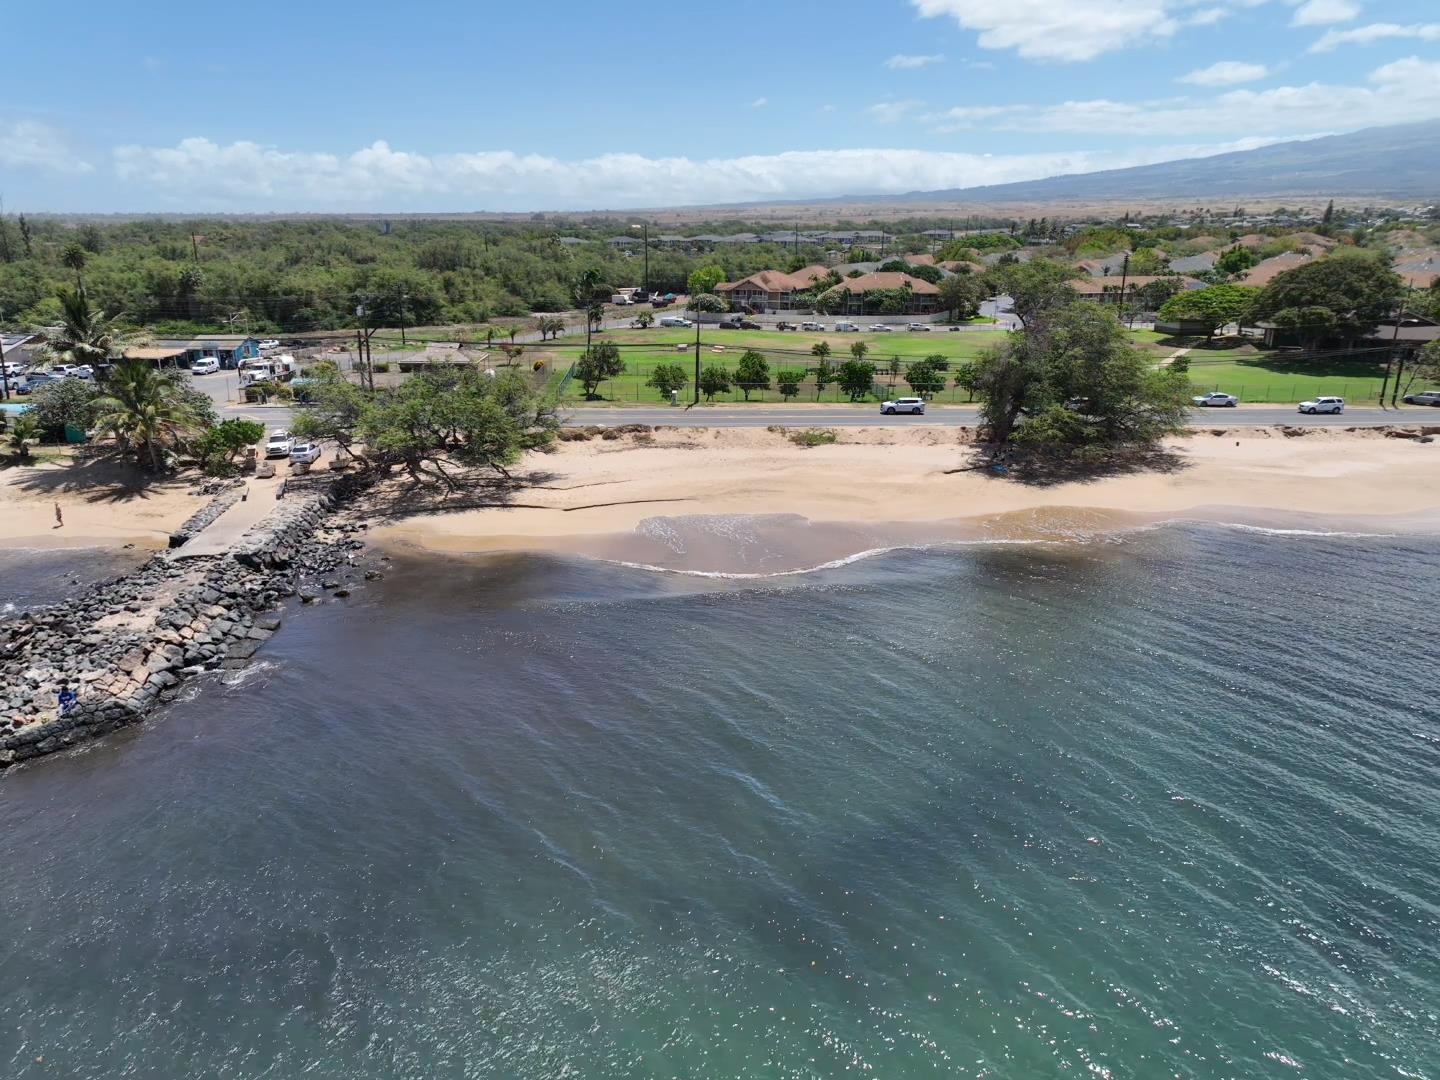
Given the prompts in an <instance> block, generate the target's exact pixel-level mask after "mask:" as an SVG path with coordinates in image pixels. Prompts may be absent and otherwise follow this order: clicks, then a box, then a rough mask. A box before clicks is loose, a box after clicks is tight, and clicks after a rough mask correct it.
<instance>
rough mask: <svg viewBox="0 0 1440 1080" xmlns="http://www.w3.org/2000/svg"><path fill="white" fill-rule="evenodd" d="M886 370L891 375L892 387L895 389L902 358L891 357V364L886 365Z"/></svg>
mask: <svg viewBox="0 0 1440 1080" xmlns="http://www.w3.org/2000/svg"><path fill="white" fill-rule="evenodd" d="M885 370H886V371H887V372H889V374H890V386H891V388H892V389H893V388H894V386H895V376H897V375H899V374H900V357H898V356H892V357H890V361H889V363H887V364H886V365H885Z"/></svg>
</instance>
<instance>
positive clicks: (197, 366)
mask: <svg viewBox="0 0 1440 1080" xmlns="http://www.w3.org/2000/svg"><path fill="white" fill-rule="evenodd" d="M219 370H220V361H219V360H216V359H215V357H213V356H202V357H201V358H200V359H199V360H196V361H195V362H194V363H193V364H191V365H190V374H192V375H214V374H215V372H217V371H219Z"/></svg>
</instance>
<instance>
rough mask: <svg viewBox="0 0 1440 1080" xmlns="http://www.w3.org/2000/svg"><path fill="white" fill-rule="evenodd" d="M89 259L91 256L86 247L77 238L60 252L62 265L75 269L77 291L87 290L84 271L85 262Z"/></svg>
mask: <svg viewBox="0 0 1440 1080" xmlns="http://www.w3.org/2000/svg"><path fill="white" fill-rule="evenodd" d="M89 261H90V256H89V255H88V254H87V253H86V251H85V249H84V248H83V247H81V246H80V244H79V242H78V241H75V240H71V241H70V242H69V243H68V244H66V245H65V248H64V250H63V251H61V252H60V265H61V266H63V267H65V268H67V269H69V270H74V271H75V290H76V291H77V292H83V291H84V290H85V278H84V271H85V264H86V263H87V262H89Z"/></svg>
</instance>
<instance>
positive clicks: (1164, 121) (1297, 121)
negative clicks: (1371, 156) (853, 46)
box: [927, 56, 1440, 137]
mask: <svg viewBox="0 0 1440 1080" xmlns="http://www.w3.org/2000/svg"><path fill="white" fill-rule="evenodd" d="M1437 116H1440V62H1435V61H1428V60H1421V59H1419V58H1418V57H1414V56H1412V57H1408V58H1406V59H1404V60H1396V61H1394V62H1393V63H1389V64H1385V65H1384V66H1383V67H1378V68H1376V69H1375V70H1374V71H1372V72H1371V73H1370V75H1369V79H1368V85H1365V86H1342V85H1330V84H1326V83H1318V82H1314V83H1308V84H1307V85H1305V86H1278V87H1275V88H1274V89H1271V90H1231V91H1228V92H1227V93H1224V94H1218V95H1215V96H1214V97H1208V98H1178V99H1167V100H1160V101H1139V102H1126V101H1111V100H1108V99H1105V98H1100V99H1096V100H1091V101H1066V102H1062V103H1061V104H1059V105H981V106H961V107H958V108H954V109H948V110H946V111H944V112H941V113H938V114H933V115H932V116H930V117H928V118H927V119H929V120H930V121H931V122H932V123H934V124H936V125H937V126H938V128H939V130H941V131H956V130H962V129H967V128H974V127H982V126H983V127H991V128H1001V129H1006V130H1024V131H1043V132H1074V133H1077V134H1089V135H1097V134H1102V133H1103V134H1117V135H1158V136H1162V137H1169V136H1173V135H1174V134H1175V133H1176V132H1179V131H1183V132H1187V133H1188V132H1196V133H1201V134H1216V135H1228V134H1233V133H1234V132H1237V131H1245V132H1250V133H1252V134H1256V135H1275V134H1281V133H1294V132H1301V131H1313V130H1314V128H1315V125H1316V123H1317V122H1319V123H1323V124H1324V126H1325V127H1326V128H1327V129H1329V130H1331V131H1353V130H1355V129H1357V128H1363V127H1372V126H1374V125H1377V124H1400V123H1406V122H1408V121H1415V120H1429V119H1433V118H1434V117H1437Z"/></svg>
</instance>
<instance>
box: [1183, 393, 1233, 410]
mask: <svg viewBox="0 0 1440 1080" xmlns="http://www.w3.org/2000/svg"><path fill="white" fill-rule="evenodd" d="M1190 400H1191V401H1193V402H1194V403H1195V404H1196V405H1199V406H1200V407H1201V408H1207V407H1208V408H1219V409H1233V408H1234V407H1235V406H1236V405H1239V404H1240V399H1239V398H1238V397H1236V396H1235V395H1234V394H1222V393H1221V392H1220V391H1219V390H1214V391H1212V392H1211V393H1208V394H1201V395H1200V396H1199V397H1193V398H1191V399H1190Z"/></svg>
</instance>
